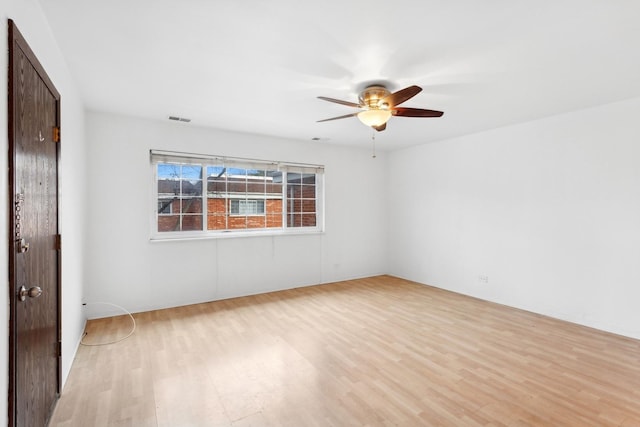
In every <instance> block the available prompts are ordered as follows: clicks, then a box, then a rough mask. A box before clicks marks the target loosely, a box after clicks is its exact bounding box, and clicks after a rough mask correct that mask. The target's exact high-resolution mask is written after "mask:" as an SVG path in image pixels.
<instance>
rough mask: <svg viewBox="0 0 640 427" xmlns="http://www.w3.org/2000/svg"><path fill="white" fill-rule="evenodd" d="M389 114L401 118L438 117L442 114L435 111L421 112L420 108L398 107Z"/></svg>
mask: <svg viewBox="0 0 640 427" xmlns="http://www.w3.org/2000/svg"><path fill="white" fill-rule="evenodd" d="M391 114H393V115H394V116H402V117H440V116H442V115H443V114H444V113H443V112H442V111H436V110H423V109H422V108H404V107H398V108H394V109H393V110H391Z"/></svg>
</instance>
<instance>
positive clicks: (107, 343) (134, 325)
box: [80, 302, 136, 347]
mask: <svg viewBox="0 0 640 427" xmlns="http://www.w3.org/2000/svg"><path fill="white" fill-rule="evenodd" d="M96 304H103V305H110V306H112V307H115V308H118V309H120V310H122V311H123V312H124V313H125V314H127V315H129V317H130V318H131V322H132V323H133V327H132V328H131V331H130V332H129V333H128V334H127V335H126V336H125V337H122V338H118V339H117V340H114V341H108V342H100V343H92V344H87V343H85V342H84V337H86V336H87V332H85V333H84V335H83V336H82V339H81V340H80V345H86V346H88V347H89V346H100V345H109V344H115V343H117V342H120V341H124V340H126V339H127V338H129V337H130V336H131V335H133V333H134V332H135V331H136V319H134V318H133V315H132V314H131V313H130V312H129V311H128V310H127V309H126V308H124V307H120V306H119V305H116V304H112V303H110V302H85V303H83V304H82V305H96Z"/></svg>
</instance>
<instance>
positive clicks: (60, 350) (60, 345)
mask: <svg viewBox="0 0 640 427" xmlns="http://www.w3.org/2000/svg"><path fill="white" fill-rule="evenodd" d="M58 357H62V341H58Z"/></svg>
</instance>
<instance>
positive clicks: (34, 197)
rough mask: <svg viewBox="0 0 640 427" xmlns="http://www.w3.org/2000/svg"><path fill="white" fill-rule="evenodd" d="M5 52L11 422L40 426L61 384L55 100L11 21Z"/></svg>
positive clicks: (50, 88)
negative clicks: (7, 131) (7, 69)
mask: <svg viewBox="0 0 640 427" xmlns="http://www.w3.org/2000/svg"><path fill="white" fill-rule="evenodd" d="M9 49H10V50H9V58H10V59H9V195H10V201H11V202H10V209H11V212H10V221H9V222H10V239H9V240H10V241H9V275H10V277H9V279H10V280H9V282H10V292H11V300H10V301H11V304H10V305H11V307H10V313H11V323H10V348H11V349H10V351H11V354H10V393H9V394H10V397H9V399H10V405H9V406H10V408H9V411H10V414H9V419H10V424H11V425H14V426H20V427H22V426H25V427H27V426H28V427H38V426H45V425H46V423H47V421H48V419H49V417H50V415H51V412H52V410H53V408H54V405H55V403H56V401H57V398H58V394H59V383H60V378H59V373H60V305H59V293H60V262H59V261H60V251H59V248H60V239H59V235H58V151H59V142H57V141H59V126H58V124H59V106H60V95H59V94H58V92H57V91H56V90H55V88H54V87H53V85H52V84H51V81H50V80H49V78H48V77H47V75H46V73H45V72H44V69H43V68H42V66H41V65H40V63H39V62H38V60H37V59H36V57H35V56H34V54H33V52H32V51H31V49H29V47H28V45H27V44H26V42H25V40H24V38H23V37H22V36H21V35H20V33H19V32H18V30H17V28H16V27H15V25H14V24H13V22H12V21H9Z"/></svg>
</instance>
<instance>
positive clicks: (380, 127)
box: [371, 122, 387, 132]
mask: <svg viewBox="0 0 640 427" xmlns="http://www.w3.org/2000/svg"><path fill="white" fill-rule="evenodd" d="M371 127H372V128H374V129H375V130H377V131H378V132H382V131H383V130H385V129H386V128H387V123H386V122H384V123H383V124H381V125H380V126H371Z"/></svg>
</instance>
